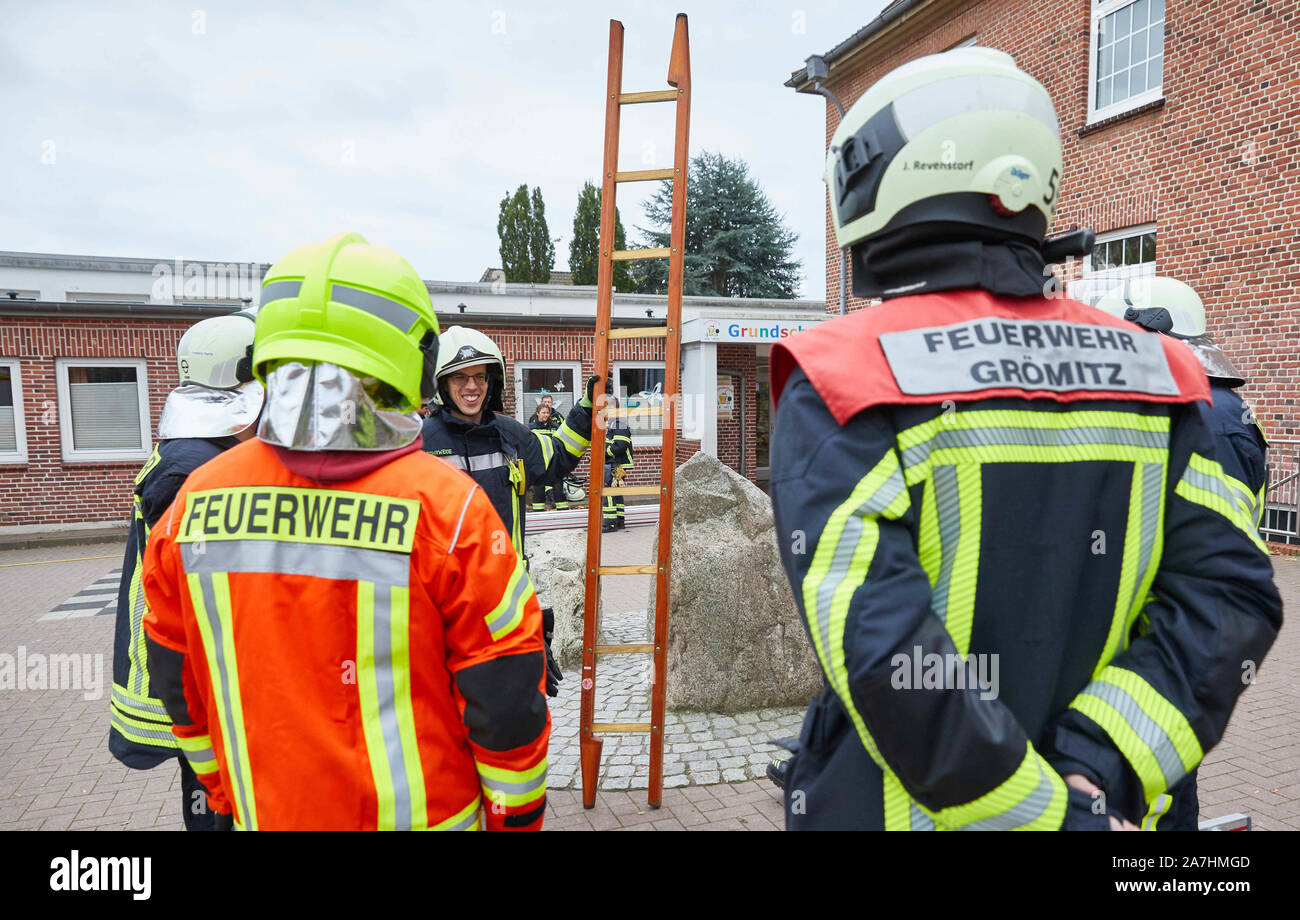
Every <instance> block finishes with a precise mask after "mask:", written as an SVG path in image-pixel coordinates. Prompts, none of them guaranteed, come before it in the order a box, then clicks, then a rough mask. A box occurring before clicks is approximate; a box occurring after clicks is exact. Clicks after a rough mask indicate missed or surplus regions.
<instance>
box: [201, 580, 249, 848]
mask: <svg viewBox="0 0 1300 920" xmlns="http://www.w3.org/2000/svg"><path fill="white" fill-rule="evenodd" d="M185 577H186V581H187V582H188V584H189V590H190V599H191V601H192V602H193V604H194V614H195V616H194V618H195V620H196V621H197V623H198V626H199V633H200V635H201V636H202V637H203V651H204V654H205V656H206V657H207V660H208V673H209V674H210V676H211V679H212V684H213V686H212V691H213V697H214V700H215V702H216V704H217V718H218V721H220V723H221V734H222V738H223V740H224V743H225V744H224V746H225V753H226V760H227V764H228V766H229V772H230V775H231V779H232V780H233V783H232V787H233V788H232V789H231V790H230V791H231V798H232V800H233V803H234V806H235V811H236V814H238V815H240V816H241V820H242V822H243V824H244V825H245V826H246V827H248V828H249V829H251V830H257V803H256V801H255V800H254V797H253V773H252V770H251V768H250V766H249V760H248V740H247V737H246V736H245V734H244V704H243V700H242V698H241V696H240V689H239V666H238V662H237V661H236V659H235V640H234V618H233V617H232V616H231V609H230V582H229V579H228V578H227V576H226V575H225V574H224V573H220V572H214V573H211V574H204V575H199V574H188V575H186V576H185Z"/></svg>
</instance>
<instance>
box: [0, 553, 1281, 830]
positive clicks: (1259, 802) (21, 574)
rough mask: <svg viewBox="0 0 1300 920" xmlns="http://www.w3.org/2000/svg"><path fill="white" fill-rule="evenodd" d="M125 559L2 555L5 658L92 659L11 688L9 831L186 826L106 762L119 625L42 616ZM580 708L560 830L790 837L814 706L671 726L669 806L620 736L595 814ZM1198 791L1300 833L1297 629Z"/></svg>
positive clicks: (622, 631)
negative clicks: (790, 784)
mask: <svg viewBox="0 0 1300 920" xmlns="http://www.w3.org/2000/svg"><path fill="white" fill-rule="evenodd" d="M605 546H606V553H605V560H604V561H605V562H606V563H608V564H628V563H638V562H648V561H650V556H649V553H650V552H651V549H650V529H649V528H636V529H633V530H631V531H628V532H626V533H618V534H613V535H611V536H609V537H607V538H606V544H605ZM121 552H122V544H104V543H100V544H91V545H85V546H66V547H38V548H33V549H22V550H8V551H3V552H0V654H3V655H10V656H17V655H18V653H19V649H20V648H21V649H23V650H24V654H27V655H29V656H30V655H31V654H33V653H37V654H44V655H50V654H65V655H66V654H77V655H81V656H90V657H89V659H88V660H89V662H90V663H91V667H90V668H89V669H88V671H87V673H86V674H84V675H83V677H84V682H83V683H82V684H81V687H80V688H79V689H57V690H36V689H27V690H18V689H13V690H0V830H38V829H44V830H55V829H101V830H120V829H141V830H143V829H157V830H178V829H180V827H181V822H180V818H179V809H180V780H179V773H178V771H177V769H176V768H174V767H171V766H165V767H160V768H158V769H155V770H150V771H135V770H128V769H126V768H125V767H123V766H122V765H121V764H119V763H118V762H117V761H115V760H114V759H113V758H112V757H111V756H110V755H109V753H108V750H107V743H106V737H107V721H108V691H109V688H110V687H111V682H112V675H111V670H112V642H113V618H112V617H111V616H90V617H74V618H63V619H49V620H42V619H41V618H42V617H43V616H45V615H46V614H48V613H49V612H50V611H52V610H54V609H55V608H56V607H58V606H59V605H60V604H62V603H63V602H65V601H67V600H68V599H69V598H70V597H72V596H73V595H76V594H77V593H78V592H81V591H82V590H83V589H85V588H87V587H88V586H90V585H93V584H95V583H96V582H97V581H99V579H101V578H103V577H104V576H105V575H106V574H107V573H109V572H110V571H112V570H113V569H114V568H116V567H117V566H118V565H119V564H120V561H121ZM29 563H35V564H29ZM1274 568H1275V570H1276V572H1277V583H1278V587H1279V588H1280V589H1281V591H1282V594H1283V598H1284V600H1286V601H1287V603H1288V607H1291V606H1292V602H1293V601H1300V560H1296V559H1293V558H1284V557H1274ZM648 582H649V577H648V576H624V577H616V578H607V579H606V587H605V611H606V613H605V622H604V623H603V624H602V626H603V629H604V634H605V638H606V641H632V640H635V639H639V638H642V637H643V636H644V632H643V630H644V625H643V624H644V622H645V618H644V613H643V611H644V609H645V605H646V598H647V595H648V593H649V584H648ZM96 656H100V657H99V658H96ZM96 662H98V664H99V666H100V668H102V670H100V671H98V672H97V671H96V669H95V667H94V665H95V663H96ZM611 662H612V664H611ZM96 685H97V686H98V691H96ZM648 686H649V684H648V673H647V672H646V671H645V669H644V665H643V664H641V659H639V658H630V657H622V656H619V657H611V658H608V659H605V660H604V664H603V666H602V667H601V669H600V670H599V671H598V675H597V690H598V694H597V700H598V702H597V713H598V717H599V718H601V719H602V720H605V719H608V720H610V721H613V720H618V721H636V720H642V719H645V718H646V717H647V715H648V710H649V705H648V700H647V688H648ZM578 699H579V692H578V687H577V681H576V679H572V678H571V679H569V680H566V681H565V682H564V683H563V684H562V685H561V693H560V696H559V697H557V698H556V700H554V701H552V702H553V705H552V721H553V734H552V744H551V752H550V785H551V791H550V793H549V796H548V802H549V811H548V818H547V828H548V829H551V830H586V829H593V830H614V829H627V830H665V829H671V830H678V829H687V830H744V829H748V830H768V829H777V828H779V827H780V826H781V824H782V816H781V804H780V794H779V792H778V790H777V789H776V788H775V787H773V786H772V785H771V784H770V783H768V782H767V781H766V780H762V779H754V778H753V777H755V776H760V775H761V772H762V768H763V766H764V765H765V764H766V762H767V759H768V757H769V755H770V753H772V752H773V751H774V749H773V748H772V747H770V746H769V745H767V744H766V743H765V742H767V741H768V740H769V739H771V738H775V737H781V736H783V735H788V734H793V733H795V732H796V731H797V727H798V724H799V720H800V716H801V708H799V709H778V710H763V711H761V712H757V713H742V714H739V715H734V716H722V715H717V714H706V713H675V714H670V718H669V720H668V724H667V733H666V735H665V757H664V760H665V770H664V772H665V787H666V788H665V789H664V793H663V803H662V807H661V808H659V809H657V810H652V809H649V808H648V807H647V806H646V803H645V795H646V793H645V775H646V772H647V760H648V753H647V748H646V744H647V741H646V739H645V738H644V736H611V737H610V738H609V739H608V740H607V741H606V744H605V752H604V754H605V756H604V764H603V770H602V775H601V781H600V789H601V791H600V794H599V796H598V798H597V806H596V807H595V808H594V809H591V810H587V809H584V808H583V807H582V803H581V799H580V793H579V792H578V786H579V782H580V781H579V772H578V753H577V711H578V710H577V707H578ZM731 780H734V781H731ZM1200 788H1201V806H1202V818H1208V817H1217V816H1220V815H1224V814H1229V813H1232V812H1246V813H1248V814H1250V815H1251V816H1252V818H1253V819H1254V823H1255V827H1256V828H1257V829H1261V830H1263V829H1269V830H1273V829H1277V830H1284V829H1290V830H1300V626H1297V624H1295V623H1294V622H1290V623H1288V624H1287V625H1286V626H1285V627H1284V628H1283V631H1282V634H1281V636H1280V637H1279V639H1278V642H1277V644H1276V645H1275V646H1274V647H1273V650H1272V652H1271V653H1270V654H1269V656H1268V659H1267V660H1266V661H1265V662H1264V665H1263V666H1262V668H1261V669H1260V672H1259V675H1258V678H1257V681H1256V683H1255V684H1254V685H1252V686H1251V687H1250V688H1248V689H1247V691H1246V693H1245V694H1244V695H1243V696H1242V699H1241V702H1240V703H1239V705H1238V707H1237V710H1236V712H1235V714H1234V716H1233V719H1232V723H1231V724H1230V725H1229V727H1228V731H1227V733H1226V734H1225V736H1224V739H1223V742H1222V743H1221V744H1220V745H1219V746H1218V747H1217V748H1215V749H1214V750H1213V751H1211V752H1210V754H1209V756H1208V757H1207V758H1206V761H1205V763H1204V764H1203V765H1202V766H1201V772H1200Z"/></svg>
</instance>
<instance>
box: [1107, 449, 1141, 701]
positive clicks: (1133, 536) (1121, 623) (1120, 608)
mask: <svg viewBox="0 0 1300 920" xmlns="http://www.w3.org/2000/svg"><path fill="white" fill-rule="evenodd" d="M1148 466H1154V464H1142V463H1135V464H1133V476H1132V479H1131V482H1130V484H1129V493H1128V517H1127V520H1126V523H1125V526H1124V551H1123V554H1122V556H1121V557H1120V570H1119V585H1118V586H1117V588H1116V590H1115V607H1114V609H1113V610H1112V611H1111V618H1110V631H1109V632H1108V633H1107V634H1106V644H1105V645H1104V646H1103V647H1102V653H1101V656H1100V657H1099V658H1098V659H1097V665H1096V667H1095V668H1094V669H1093V675H1094V676H1095V675H1096V674H1097V673H1098V672H1100V671H1101V669H1102V668H1104V667H1105V666H1106V663H1107V662H1109V661H1110V660H1111V659H1112V658H1114V657H1115V653H1116V652H1117V651H1118V650H1119V648H1120V644H1121V643H1122V642H1123V641H1124V637H1125V633H1126V632H1127V630H1128V627H1129V626H1130V625H1131V621H1130V617H1129V615H1130V613H1131V612H1132V611H1133V600H1134V594H1135V588H1136V585H1137V581H1138V563H1139V559H1140V557H1141V555H1142V543H1141V539H1142V523H1143V515H1142V511H1143V497H1144V496H1145V494H1146V492H1145V490H1144V486H1149V483H1147V481H1146V476H1145V473H1144V470H1145V469H1146V468H1147V467H1148ZM1103 536H1104V534H1103ZM1143 574H1144V575H1145V573H1143Z"/></svg>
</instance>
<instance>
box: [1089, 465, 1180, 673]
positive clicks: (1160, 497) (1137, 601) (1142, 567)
mask: <svg viewBox="0 0 1300 920" xmlns="http://www.w3.org/2000/svg"><path fill="white" fill-rule="evenodd" d="M1135 469H1136V470H1140V471H1141V474H1140V475H1141V476H1142V521H1141V525H1140V527H1139V534H1138V541H1139V548H1138V564H1137V571H1138V581H1137V584H1135V585H1134V587H1133V596H1132V599H1131V601H1130V603H1129V611H1128V618H1127V621H1126V623H1125V627H1124V631H1123V634H1122V635H1121V637H1120V640H1121V642H1122V644H1123V647H1124V648H1128V644H1129V642H1130V641H1131V640H1132V638H1133V624H1134V623H1135V622H1136V621H1137V618H1138V616H1139V615H1140V614H1141V613H1142V610H1143V608H1144V607H1145V606H1146V603H1147V600H1148V599H1149V596H1150V592H1151V584H1152V582H1154V581H1155V578H1156V570H1157V569H1158V568H1159V567H1160V557H1161V554H1162V553H1163V552H1164V546H1165V479H1166V475H1165V474H1166V472H1167V470H1166V468H1165V465H1164V464H1162V463H1143V464H1138V465H1135ZM1135 475H1136V474H1135ZM1126 539H1127V538H1126ZM1127 546H1128V544H1127V542H1126V543H1125V548H1126V549H1127ZM1109 660H1110V658H1109V657H1106V656H1103V657H1102V659H1101V660H1100V661H1099V662H1098V665H1099V667H1098V671H1100V665H1101V664H1102V663H1104V662H1107V661H1109ZM1094 676H1096V675H1095V674H1094Z"/></svg>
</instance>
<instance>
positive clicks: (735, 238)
mask: <svg viewBox="0 0 1300 920" xmlns="http://www.w3.org/2000/svg"><path fill="white" fill-rule="evenodd" d="M672 194H673V192H672V183H670V182H664V183H663V184H662V185H661V186H660V187H659V190H658V191H657V192H655V194H654V195H653V196H652V197H651V198H650V199H649V200H648V201H646V202H645V204H644V205H643V207H644V209H645V214H646V219H647V220H648V221H649V223H650V224H651V227H650V228H649V229H647V228H644V227H638V228H637V229H638V230H639V231H640V232H641V233H642V234H643V235H644V245H645V246H647V247H663V246H668V245H669V239H668V235H669V234H668V231H669V228H670V225H671V219H672ZM798 239H799V236H798V234H796V233H795V232H794V231H792V230H790V229H789V228H788V227H786V226H785V224H784V223H783V222H782V219H781V217H780V215H778V214H777V212H776V209H775V208H774V207H772V203H771V202H770V201H768V198H767V195H766V194H764V192H763V189H762V186H760V185H759V183H758V181H757V180H756V179H754V178H752V177H751V176H750V175H749V167H748V166H747V165H745V162H744V161H743V160H741V159H739V158H736V159H734V160H733V159H729V158H728V157H725V156H723V155H722V154H720V153H709V152H707V151H705V152H703V153H700V154H698V155H697V156H696V157H694V158H693V159H692V160H691V165H690V172H689V173H688V176H687V186H686V271H685V277H684V279H683V283H682V289H683V293H686V294H705V295H714V296H719V297H773V298H790V297H794V296H795V295H796V293H797V292H798V289H799V280H800V272H799V268H800V265H799V262H798V261H797V260H795V259H793V258H792V250H793V248H794V244H795V242H796V241H797V240H798ZM637 265H638V274H637V277H636V289H637V290H638V291H641V292H643V293H652V294H653V293H659V294H662V293H664V292H665V291H667V289H668V260H667V259H652V260H647V261H644V262H638V263H637Z"/></svg>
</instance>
